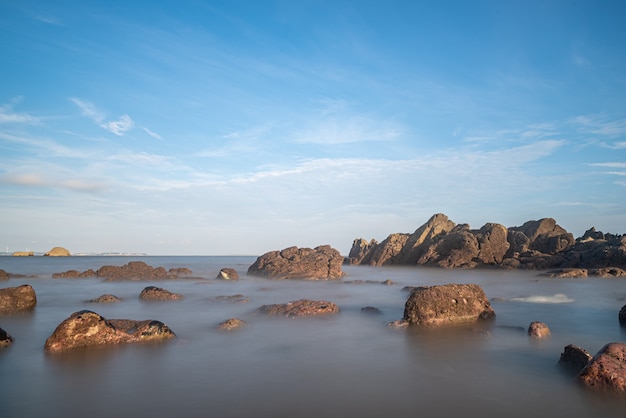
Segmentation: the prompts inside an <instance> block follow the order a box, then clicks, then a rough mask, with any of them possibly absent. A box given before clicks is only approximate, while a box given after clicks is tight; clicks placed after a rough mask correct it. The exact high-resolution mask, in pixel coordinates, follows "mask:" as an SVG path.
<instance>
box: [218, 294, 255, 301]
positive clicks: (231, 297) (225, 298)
mask: <svg viewBox="0 0 626 418" xmlns="http://www.w3.org/2000/svg"><path fill="white" fill-rule="evenodd" d="M211 300H215V301H218V302H230V303H248V302H250V298H249V297H247V296H244V295H241V294H237V295H220V296H215V297H214V298H211Z"/></svg>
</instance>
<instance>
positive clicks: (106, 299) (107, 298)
mask: <svg viewBox="0 0 626 418" xmlns="http://www.w3.org/2000/svg"><path fill="white" fill-rule="evenodd" d="M121 301H122V299H120V298H118V297H117V296H115V295H108V294H107V295H102V296H98V297H97V298H95V299H89V300H86V301H85V303H118V302H121Z"/></svg>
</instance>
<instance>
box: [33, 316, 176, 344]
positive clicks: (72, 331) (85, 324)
mask: <svg viewBox="0 0 626 418" xmlns="http://www.w3.org/2000/svg"><path fill="white" fill-rule="evenodd" d="M175 337H176V334H174V332H172V330H170V329H169V327H168V326H167V325H165V324H164V323H162V322H160V321H154V320H143V321H135V320H129V319H110V320H109V319H106V318H104V317H102V316H100V315H99V314H97V313H95V312H92V311H87V310H85V311H79V312H75V313H73V314H72V315H71V316H70V317H69V318H67V319H65V320H64V321H63V322H61V323H60V324H59V326H57V328H56V329H55V330H54V332H53V333H52V335H50V337H48V339H47V340H46V342H45V345H44V350H45V351H47V352H63V351H67V350H74V349H78V348H88V347H95V346H102V345H116V344H129V343H140V342H156V341H165V340H169V339H172V338H175Z"/></svg>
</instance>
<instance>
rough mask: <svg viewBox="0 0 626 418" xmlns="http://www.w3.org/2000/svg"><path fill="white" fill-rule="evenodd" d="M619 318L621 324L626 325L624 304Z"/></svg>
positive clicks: (618, 315)
mask: <svg viewBox="0 0 626 418" xmlns="http://www.w3.org/2000/svg"><path fill="white" fill-rule="evenodd" d="M617 319H618V320H619V324H620V325H621V326H623V327H626V305H624V306H622V309H620V310H619V313H618V314H617Z"/></svg>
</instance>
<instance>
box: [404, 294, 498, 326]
mask: <svg viewBox="0 0 626 418" xmlns="http://www.w3.org/2000/svg"><path fill="white" fill-rule="evenodd" d="M495 315H496V314H495V312H494V310H493V308H492V307H491V304H490V303H489V300H488V299H487V296H486V295H485V292H484V291H483V289H482V288H481V287H480V286H478V285H475V284H447V285H439V286H420V287H416V288H415V289H413V290H412V291H411V294H410V296H409V298H408V299H407V301H406V304H405V307H404V317H403V319H404V320H405V321H407V322H408V323H409V324H410V325H413V326H425V327H439V326H448V325H456V324H463V323H472V322H476V321H481V320H491V319H494V318H495Z"/></svg>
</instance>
